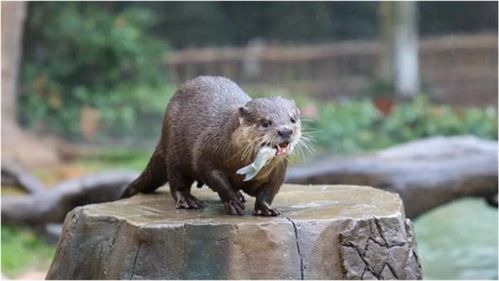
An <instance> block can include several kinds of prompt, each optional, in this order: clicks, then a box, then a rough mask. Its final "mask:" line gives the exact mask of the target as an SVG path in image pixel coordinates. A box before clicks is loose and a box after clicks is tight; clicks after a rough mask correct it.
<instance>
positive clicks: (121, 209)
mask: <svg viewBox="0 0 499 281" xmlns="http://www.w3.org/2000/svg"><path fill="white" fill-rule="evenodd" d="M193 193H194V195H195V196H197V197H198V198H199V199H201V200H203V201H205V202H206V204H207V206H206V207H205V208H204V209H201V210H177V209H175V204H174V202H173V199H172V198H171V196H170V194H169V192H168V191H167V189H165V188H161V189H160V190H159V194H158V193H156V194H146V195H143V194H142V195H137V196H134V197H132V198H128V199H124V200H119V201H115V202H111V203H103V204H94V205H87V206H84V207H78V208H76V209H74V210H73V211H71V212H70V213H69V214H68V215H67V217H66V220H65V223H64V228H63V234H62V236H61V239H60V240H59V243H58V246H57V252H56V254H55V258H54V260H53V262H52V265H51V267H50V269H49V272H48V274H47V279H421V267H420V264H419V261H418V255H417V251H416V243H415V240H414V236H413V230H412V224H411V222H410V221H409V220H408V219H405V217H404V211H403V205H402V201H401V200H400V198H399V196H398V195H396V194H393V193H389V192H385V191H382V190H379V189H374V188H370V187H365V186H297V185H285V186H283V187H282V190H281V192H280V193H279V194H278V195H277V197H276V200H275V202H274V204H273V205H274V206H275V207H277V208H279V209H280V210H281V211H282V215H281V216H279V217H254V216H251V215H250V213H251V209H252V208H251V207H250V206H252V205H253V203H254V200H253V198H250V199H249V202H247V204H246V205H247V206H248V208H247V212H246V214H245V216H228V215H226V214H225V211H224V208H223V204H222V203H221V202H220V199H219V198H218V197H217V195H216V194H215V193H213V192H211V191H210V190H209V189H207V188H204V189H202V190H197V189H195V190H194V191H193Z"/></svg>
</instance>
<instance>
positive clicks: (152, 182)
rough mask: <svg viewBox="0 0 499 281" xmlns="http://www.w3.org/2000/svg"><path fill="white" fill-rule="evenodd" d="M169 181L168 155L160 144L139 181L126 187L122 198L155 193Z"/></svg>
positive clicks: (136, 180)
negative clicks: (140, 193)
mask: <svg viewBox="0 0 499 281" xmlns="http://www.w3.org/2000/svg"><path fill="white" fill-rule="evenodd" d="M167 181H168V175H167V173H166V155H165V153H164V151H163V149H162V148H161V147H160V145H159V144H158V146H157V147H156V149H155V150H154V153H153V154H152V156H151V159H150V160H149V163H148V164H147V166H146V168H145V169H144V171H143V172H142V173H141V174H140V176H139V177H138V178H137V179H135V180H134V181H133V182H131V183H130V184H129V185H127V186H126V187H125V189H124V190H123V192H122V193H121V197H120V198H127V197H130V196H132V195H135V194H137V193H139V192H142V193H150V192H154V191H155V190H156V189H158V188H159V187H160V186H162V185H163V184H165V183H166V182H167Z"/></svg>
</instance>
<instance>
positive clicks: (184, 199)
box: [168, 167, 204, 209]
mask: <svg viewBox="0 0 499 281" xmlns="http://www.w3.org/2000/svg"><path fill="white" fill-rule="evenodd" d="M168 175H169V182H170V193H171V194H172V196H173V199H174V200H175V207H176V208H177V209H199V208H202V207H203V206H204V204H203V202H202V201H200V200H198V199H197V198H196V197H194V196H193V195H192V194H191V186H192V183H194V179H192V178H190V177H189V176H187V175H185V174H184V173H182V172H181V171H180V169H175V168H173V167H169V169H168Z"/></svg>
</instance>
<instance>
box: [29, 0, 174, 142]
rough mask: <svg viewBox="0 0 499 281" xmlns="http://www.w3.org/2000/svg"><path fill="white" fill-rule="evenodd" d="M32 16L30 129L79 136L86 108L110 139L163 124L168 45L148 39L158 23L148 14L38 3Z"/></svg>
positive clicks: (88, 5)
mask: <svg viewBox="0 0 499 281" xmlns="http://www.w3.org/2000/svg"><path fill="white" fill-rule="evenodd" d="M28 13H29V15H30V16H29V17H28V18H27V22H26V33H25V36H24V38H25V42H24V46H25V50H24V63H23V66H22V81H23V82H22V83H21V85H22V87H21V97H20V118H21V121H22V122H23V123H24V124H25V125H27V126H29V127H35V128H45V129H47V128H48V129H50V130H52V131H54V132H56V133H59V134H62V135H65V136H68V137H73V138H77V137H79V136H80V128H79V126H78V124H79V120H80V115H81V109H82V108H92V109H96V111H97V112H98V114H99V120H100V122H101V123H102V126H103V128H102V129H103V130H101V131H106V132H109V133H110V134H123V133H126V132H127V131H128V130H130V129H131V128H133V127H135V125H136V124H135V122H136V121H137V118H138V116H146V117H149V116H151V115H153V116H154V118H155V119H160V117H159V115H161V114H162V112H163V110H164V105H165V100H164V99H166V98H167V97H168V96H167V94H166V93H167V92H169V90H170V89H169V88H168V87H167V86H166V84H165V82H164V77H162V76H163V73H164V71H161V65H162V60H161V58H162V56H163V54H164V52H165V50H166V48H167V45H166V43H165V42H163V41H161V40H159V39H157V38H155V37H153V36H152V35H150V34H149V31H148V30H149V29H150V28H151V27H152V25H153V24H154V22H155V20H154V17H153V16H152V14H151V12H150V11H149V10H145V9H139V8H129V9H126V10H124V11H122V12H112V11H111V10H109V9H105V8H104V7H103V6H99V5H98V4H97V3H82V2H33V3H30V4H29V12H28ZM160 98H163V100H162V101H161V102H160V103H158V99H160ZM159 105H161V108H160V107H159ZM158 114H159V115H158ZM118 128H119V129H118ZM127 129H128V130H127Z"/></svg>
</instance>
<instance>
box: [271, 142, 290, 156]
mask: <svg viewBox="0 0 499 281" xmlns="http://www.w3.org/2000/svg"><path fill="white" fill-rule="evenodd" d="M288 146H289V142H287V141H285V142H281V143H279V144H277V145H276V146H274V148H275V149H277V152H276V153H275V155H276V156H281V155H285V154H287V153H288Z"/></svg>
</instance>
